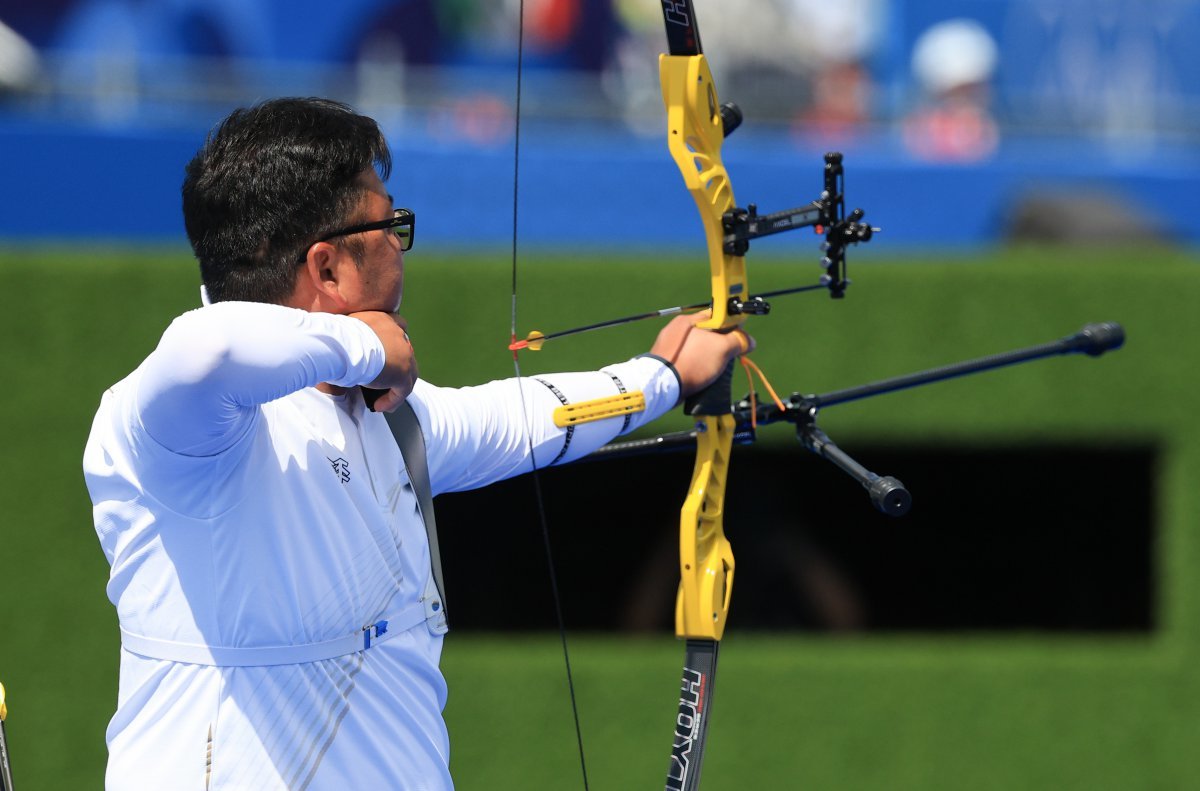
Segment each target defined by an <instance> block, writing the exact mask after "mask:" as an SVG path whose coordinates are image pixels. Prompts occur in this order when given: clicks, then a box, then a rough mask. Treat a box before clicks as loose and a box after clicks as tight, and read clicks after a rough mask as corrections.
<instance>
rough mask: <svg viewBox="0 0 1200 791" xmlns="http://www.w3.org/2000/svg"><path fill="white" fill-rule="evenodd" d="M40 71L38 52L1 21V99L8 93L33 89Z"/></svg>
mask: <svg viewBox="0 0 1200 791" xmlns="http://www.w3.org/2000/svg"><path fill="white" fill-rule="evenodd" d="M39 69H40V64H39V62H38V54H37V50H35V49H34V48H33V46H32V45H31V44H30V43H29V42H28V41H26V40H25V38H24V37H23V36H21V35H20V34H19V33H17V31H15V30H13V29H12V28H10V27H9V26H8V25H6V24H4V22H2V21H0V99H2V98H3V97H4V95H5V94H8V93H17V92H23V91H27V90H29V89H31V88H32V87H33V85H34V82H35V80H36V79H37V76H38V71H39Z"/></svg>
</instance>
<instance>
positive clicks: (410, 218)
mask: <svg viewBox="0 0 1200 791" xmlns="http://www.w3.org/2000/svg"><path fill="white" fill-rule="evenodd" d="M391 229H395V230H394V233H395V234H396V236H398V237H399V238H400V249H401V250H403V251H404V252H406V253H407V252H408V251H409V250H411V249H412V246H413V237H414V236H416V235H417V215H416V214H414V213H413V210H412V209H393V210H392V216H391V217H390V218H388V219H386V220H376V221H375V222H365V223H362V224H361V225H351V226H349V227H348V228H342V229H341V230H337V231H334V232H333V233H327V234H325V235H324V236H322V237H321V238H320V239H317V240H316V241H314V242H313V244H316V243H317V242H328V241H329V240H330V239H333V238H335V237H338V236H349V235H351V234H355V233H363V232H365V231H383V230H391ZM405 229H406V230H407V231H408V233H407V234H404V233H402V230H405Z"/></svg>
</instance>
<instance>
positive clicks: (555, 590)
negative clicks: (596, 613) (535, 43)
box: [511, 0, 589, 791]
mask: <svg viewBox="0 0 1200 791" xmlns="http://www.w3.org/2000/svg"><path fill="white" fill-rule="evenodd" d="M517 18H518V23H517V87H516V101H515V122H514V124H513V197H512V328H511V330H512V332H511V334H512V342H513V343H515V342H516V340H517V208H518V205H519V203H518V197H519V194H520V173H521V77H522V71H523V65H524V62H525V0H520V2H519V3H518V5H517ZM512 355H513V372H514V374H515V376H516V380H517V393H518V396H519V398H520V400H521V404H522V405H524V404H526V403H528V402H527V401H526V400H525V387H524V383H523V380H522V379H521V362H520V360H519V359H518V355H517V350H516V349H514V350H513V353H512ZM521 411H522V412H523V413H524V418H525V436H526V438H527V439H528V442H529V461H530V465H531V467H532V471H531V475H532V478H533V491H534V494H535V496H536V499H537V510H538V521H539V522H540V523H541V526H542V545H543V548H544V549H545V553H546V566H547V569H548V572H549V576H550V590H551V593H552V594H553V596H554V616H555V619H556V621H557V622H558V636H559V642H560V643H561V644H562V652H563V664H564V666H565V667H566V673H567V690H568V692H569V694H570V697H571V717H572V718H573V719H574V721H575V741H576V744H577V745H578V746H579V770H580V772H581V774H582V776H583V788H584V791H589V786H588V774H587V761H586V760H585V759H584V750H583V728H582V727H581V725H580V722H579V704H578V702H577V700H576V697H575V679H574V674H573V673H572V672H571V652H570V649H569V648H568V647H567V626H566V620H565V619H564V618H563V610H562V596H561V595H560V593H559V587H558V571H557V569H556V568H555V565H554V551H553V547H552V545H551V542H550V522H549V520H548V519H547V518H546V503H545V499H544V498H543V496H542V480H541V476H540V474H539V472H538V465H537V457H536V455H535V451H534V444H533V426H532V423H531V420H532V418H531V415H530V411H529V410H528V409H524V408H523V409H522V410H521Z"/></svg>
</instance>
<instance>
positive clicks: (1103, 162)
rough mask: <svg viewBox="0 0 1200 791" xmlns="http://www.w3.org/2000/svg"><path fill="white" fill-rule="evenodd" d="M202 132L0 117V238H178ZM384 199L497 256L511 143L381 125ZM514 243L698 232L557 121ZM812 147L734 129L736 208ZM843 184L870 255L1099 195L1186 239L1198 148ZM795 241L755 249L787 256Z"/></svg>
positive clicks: (810, 187) (881, 147)
mask: <svg viewBox="0 0 1200 791" xmlns="http://www.w3.org/2000/svg"><path fill="white" fill-rule="evenodd" d="M204 133H205V130H202V129H196V130H173V131H171V130H158V131H154V132H150V131H145V130H137V129H111V130H107V131H104V130H97V129H95V128H91V127H89V126H86V125H80V126H72V125H69V124H63V123H55V124H37V123H29V122H15V121H9V122H3V121H0V181H2V183H3V188H4V195H5V197H4V198H3V211H0V239H7V240H34V239H73V240H93V239H114V240H125V239H135V240H142V241H181V240H182V239H183V238H184V237H183V224H182V221H181V219H180V216H179V187H180V184H181V182H182V178H183V168H184V165H185V164H186V162H187V161H188V159H189V158H190V157H191V156H192V154H193V153H194V152H195V150H196V148H197V147H198V146H199V145H200V144H201V142H202V141H203V138H204ZM389 138H390V139H391V142H392V145H393V147H394V154H395V160H396V163H397V165H396V167H395V172H394V174H393V176H392V179H391V185H390V186H391V190H392V193H393V194H394V195H396V196H397V200H398V201H399V202H401V203H403V204H405V205H408V206H411V207H412V208H414V209H415V210H416V211H417V212H418V213H419V214H420V217H421V222H420V225H421V246H422V247H423V246H425V245H438V246H455V247H458V246H480V245H484V246H488V245H498V246H499V245H508V244H510V243H511V238H512V199H513V158H512V157H513V154H512V145H511V140H509V141H507V142H504V143H502V144H498V145H494V146H484V147H477V146H469V145H465V144H455V145H449V144H445V143H441V142H439V141H437V140H436V139H433V138H430V137H428V136H417V135H411V134H405V133H402V132H399V131H393V130H389ZM521 152H522V161H521V167H520V181H519V217H520V223H519V240H520V242H521V243H522V244H528V245H544V246H563V245H572V244H586V245H598V246H617V245H621V244H633V245H641V246H677V245H687V244H689V243H696V242H697V240H698V239H699V238H700V234H699V221H698V219H697V218H696V211H695V208H694V206H693V205H692V202H691V199H690V198H689V197H688V195H687V193H686V192H685V191H684V190H683V189H682V185H681V182H680V178H679V175H678V173H677V171H676V169H675V165H674V163H673V162H672V161H671V160H670V158H669V156H668V154H667V151H666V147H665V144H664V143H663V141H662V140H660V139H643V138H638V137H634V136H632V135H628V134H622V133H616V132H614V133H611V134H606V135H597V134H595V133H591V132H587V131H580V130H578V129H573V128H570V127H562V128H558V127H552V126H544V125H543V126H541V127H539V126H537V125H532V124H530V125H526V126H525V127H523V128H522V143H521ZM821 153H822V152H821V151H820V150H819V149H815V148H813V149H805V148H800V147H797V146H796V145H795V144H794V142H793V141H791V140H789V139H786V138H779V137H772V136H770V135H765V134H760V135H755V134H753V133H746V134H743V133H742V132H739V133H738V134H736V135H734V136H733V137H731V138H730V139H729V141H727V143H726V155H725V159H726V163H727V165H728V167H729V170H730V173H731V176H732V178H733V184H734V188H735V191H736V196H737V198H738V200H739V203H742V204H745V203H748V202H751V201H753V202H756V203H758V205H759V208H760V211H763V212H768V211H776V210H779V209H783V208H790V207H792V206H796V205H801V204H804V203H807V202H808V201H810V200H812V199H814V198H816V197H817V194H818V192H819V190H820V188H821V164H822V161H821ZM846 171H847V175H846V190H847V195H848V202H849V204H850V205H852V206H862V207H863V208H864V209H866V210H867V217H868V219H869V220H871V221H872V222H873V223H874V224H876V225H879V226H882V227H883V228H884V229H885V234H884V235H882V236H881V237H880V239H879V243H878V244H876V245H873V247H876V248H883V247H890V246H893V245H896V246H909V245H930V244H936V245H977V244H985V243H992V242H996V241H999V240H1001V239H1002V238H1003V234H1004V231H1005V228H1006V224H1007V222H1008V219H1009V214H1010V212H1011V210H1012V208H1013V206H1014V205H1015V204H1016V203H1017V202H1018V201H1020V200H1022V199H1023V198H1027V197H1030V196H1034V195H1038V194H1054V195H1080V196H1083V195H1094V194H1102V195H1107V196H1110V197H1111V198H1112V199H1113V200H1114V202H1121V203H1124V204H1125V205H1126V207H1127V209H1128V212H1129V214H1130V216H1138V217H1142V218H1143V219H1144V220H1146V221H1148V222H1155V221H1157V222H1161V223H1162V225H1164V226H1170V229H1171V233H1172V235H1173V236H1174V238H1176V239H1178V240H1181V241H1184V242H1186V243H1189V244H1196V243H1200V153H1197V152H1196V150H1194V149H1190V148H1181V149H1179V150H1163V149H1161V148H1160V149H1156V150H1154V151H1151V152H1142V153H1138V152H1136V151H1132V152H1131V151H1128V150H1122V149H1111V150H1110V149H1107V148H1105V147H1102V146H1095V145H1092V146H1089V145H1087V144H1084V143H1080V142H1077V141H1074V142H1072V141H1068V142H1064V143H1062V144H1057V145H1056V144H1051V143H1046V142H1044V141H1043V142H1038V143H1021V142H1019V141H1008V142H1004V143H1002V145H1001V148H1000V150H999V151H998V153H997V154H996V155H995V156H994V157H993V158H992V159H990V160H988V161H987V162H983V163H974V164H931V163H926V162H921V161H917V160H914V159H912V158H911V157H909V156H908V155H907V154H906V153H905V152H904V151H903V150H902V148H901V146H900V145H899V143H898V142H896V141H894V140H891V139H889V138H878V139H860V140H858V141H857V142H855V143H854V144H853V145H851V146H848V147H847V149H846ZM797 243H798V240H796V239H795V238H794V236H793V237H781V238H778V239H764V240H760V241H758V242H756V243H755V244H756V245H757V246H761V247H763V248H770V249H779V250H785V249H788V247H787V246H788V245H796V244H797Z"/></svg>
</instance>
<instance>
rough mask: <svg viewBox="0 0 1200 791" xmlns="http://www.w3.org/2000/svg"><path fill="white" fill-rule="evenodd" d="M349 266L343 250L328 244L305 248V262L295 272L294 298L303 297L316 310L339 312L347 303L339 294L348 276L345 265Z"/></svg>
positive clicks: (350, 261) (348, 260)
mask: <svg viewBox="0 0 1200 791" xmlns="http://www.w3.org/2000/svg"><path fill="white" fill-rule="evenodd" d="M348 263H351V264H352V260H351V257H350V256H349V255H348V254H347V253H346V251H345V250H343V249H342V248H339V247H338V246H337V245H334V244H330V243H329V242H317V243H316V244H314V245H312V246H311V247H309V248H308V254H307V255H306V256H305V257H304V263H302V264H301V265H300V269H299V271H298V272H297V273H296V281H297V282H296V291H297V296H302V295H307V296H303V297H302V300H303V301H304V302H307V303H310V304H312V305H313V307H314V308H315V309H317V310H324V311H327V312H338V310H339V309H341V308H344V307H345V306H346V304H347V300H346V298H345V296H344V295H343V293H342V289H343V287H344V286H345V285H346V283H345V277H346V275H347V274H348V273H347V271H346V266H347V264H348Z"/></svg>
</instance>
